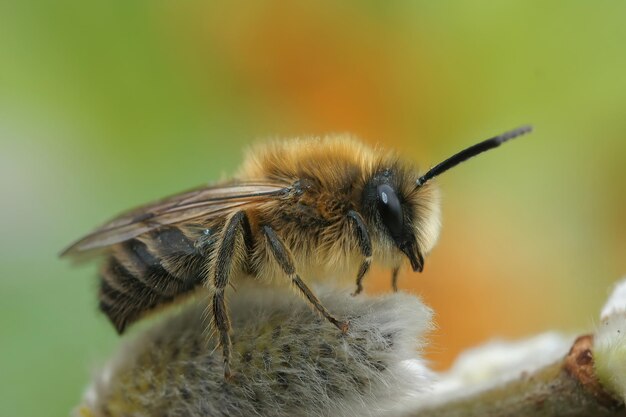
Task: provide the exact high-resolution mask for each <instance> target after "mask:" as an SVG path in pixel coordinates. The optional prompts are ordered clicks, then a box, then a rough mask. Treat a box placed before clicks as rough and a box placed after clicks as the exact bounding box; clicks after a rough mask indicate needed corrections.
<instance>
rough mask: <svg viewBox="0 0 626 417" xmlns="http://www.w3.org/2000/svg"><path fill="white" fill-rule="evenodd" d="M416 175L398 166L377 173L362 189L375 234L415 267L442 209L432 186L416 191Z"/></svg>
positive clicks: (429, 243) (419, 268) (434, 232)
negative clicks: (439, 208)
mask: <svg viewBox="0 0 626 417" xmlns="http://www.w3.org/2000/svg"><path fill="white" fill-rule="evenodd" d="M409 177H411V178H415V175H409V171H407V170H405V169H403V167H400V166H395V167H392V168H388V169H384V170H381V171H380V172H378V173H376V174H374V175H373V176H372V178H371V179H370V180H369V181H368V182H367V184H366V185H365V187H364V189H363V195H362V201H361V206H362V210H363V212H364V213H365V216H366V218H367V219H368V220H369V223H370V224H371V225H372V226H373V228H374V229H375V234H376V235H377V236H380V237H381V239H382V240H383V241H386V242H388V243H390V244H391V245H392V246H393V247H395V248H396V250H399V251H400V252H402V253H403V254H404V255H405V256H406V257H407V258H408V259H409V262H410V263H411V267H412V268H413V270H414V271H420V272H421V271H422V270H423V269H424V254H425V253H427V252H428V251H429V250H430V248H431V247H432V246H433V245H434V241H435V240H436V236H437V234H438V223H439V215H438V213H439V210H438V201H436V200H437V199H436V198H432V197H434V196H435V193H433V192H432V191H433V190H434V187H433V186H430V184H429V186H428V187H424V188H425V189H424V190H420V192H415V190H414V184H415V182H414V180H413V181H411V180H410V179H409Z"/></svg>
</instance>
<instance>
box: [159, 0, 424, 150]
mask: <svg viewBox="0 0 626 417" xmlns="http://www.w3.org/2000/svg"><path fill="white" fill-rule="evenodd" d="M326 6H328V5H326ZM171 11H172V12H176V13H178V14H179V18H178V19H172V20H174V21H177V22H178V25H180V26H178V25H177V26H176V27H174V28H173V29H172V30H171V32H172V33H173V36H178V37H179V40H178V42H179V43H181V44H183V46H182V47H183V49H184V50H186V51H187V52H186V54H187V55H188V58H189V59H187V60H186V61H188V62H191V61H194V60H195V57H198V59H199V60H200V61H196V62H195V63H194V64H193V65H192V66H196V65H200V67H202V66H209V65H210V62H209V59H208V58H207V57H206V55H210V56H211V57H212V60H218V61H219V64H220V66H221V67H222V68H224V70H225V71H228V72H229V73H230V74H231V76H232V77H234V78H235V79H236V83H234V84H236V85H237V91H236V92H235V93H236V94H244V95H248V96H249V98H250V99H251V100H253V101H254V100H256V101H259V102H262V103H263V104H264V105H270V106H277V107H279V108H281V109H282V113H283V114H284V113H285V109H286V110H287V111H288V117H289V118H290V119H292V120H291V121H290V122H291V123H292V124H295V126H294V130H298V131H301V132H314V133H324V132H329V131H350V132H353V133H357V134H359V135H362V136H363V137H365V138H366V139H367V138H370V140H371V138H376V139H379V140H382V141H385V142H386V141H387V140H388V139H390V138H395V139H396V140H397V138H403V137H404V138H406V137H414V131H415V126H416V125H419V124H420V120H421V121H426V120H428V108H429V103H428V99H425V98H424V97H423V96H422V97H420V94H415V93H416V92H418V93H419V92H422V93H424V94H426V95H427V93H426V92H427V91H428V90H429V86H430V85H432V78H433V76H434V74H433V73H432V69H431V68H430V67H429V66H428V63H430V62H432V61H433V58H432V57H431V56H430V54H429V52H428V48H426V47H425V45H424V44H423V43H421V42H420V40H419V39H415V37H413V38H412V39H411V41H410V44H409V42H408V41H407V36H406V30H405V28H399V27H398V26H397V25H395V26H394V25H392V24H390V23H389V22H386V23H385V21H384V20H382V21H381V20H380V19H376V16H374V15H373V14H371V12H370V13H366V9H365V10H363V8H361V7H356V5H355V6H353V7H349V6H345V5H344V6H340V5H338V4H335V7H333V8H329V7H325V6H324V5H323V4H318V3H309V2H306V3H299V2H287V3H285V2H280V1H267V2H262V4H257V5H248V7H245V8H241V7H239V6H237V5H235V4H231V3H218V4H213V3H212V4H211V5H206V4H202V5H195V6H194V7H193V8H189V9H187V10H186V11H185V14H184V16H183V15H180V13H181V12H180V8H176V9H173V8H172V10H171ZM169 12H170V11H168V13H169ZM396 23H397V22H396ZM168 24H171V22H168ZM181 34H183V35H182V37H180V36H181ZM194 73H195V77H196V82H197V83H198V84H199V85H200V86H202V85H206V84H208V83H207V81H206V80H203V79H202V77H203V71H202V70H201V69H200V70H198V69H196V70H195V71H194ZM207 88H208V87H207ZM207 94H209V92H207ZM283 118H284V116H283ZM287 123H288V122H287Z"/></svg>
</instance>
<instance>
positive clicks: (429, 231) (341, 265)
mask: <svg viewBox="0 0 626 417" xmlns="http://www.w3.org/2000/svg"><path fill="white" fill-rule="evenodd" d="M238 178H239V179H241V180H244V181H251V180H258V179H265V180H269V181H281V182H284V184H285V185H286V186H288V185H292V184H294V183H296V184H298V187H300V191H301V194H300V193H296V195H291V196H288V197H285V198H283V199H278V200H276V201H272V202H268V203H267V204H264V205H263V206H262V207H261V210H260V211H259V213H260V219H259V220H261V221H269V222H270V223H271V224H272V227H274V229H275V230H276V231H277V232H278V233H279V234H280V235H281V236H282V238H283V239H284V240H285V241H286V242H285V243H286V244H287V246H288V247H289V248H290V249H291V250H292V252H293V255H294V258H296V261H297V263H298V268H299V270H300V271H301V272H303V271H306V270H309V269H312V272H313V274H312V275H313V276H315V275H324V273H326V272H327V271H333V272H334V275H335V276H336V275H343V276H352V275H354V273H355V272H356V269H358V266H359V264H360V261H361V260H362V256H361V255H360V254H359V251H358V249H357V247H356V244H355V238H354V233H353V232H352V231H351V229H350V225H349V222H348V219H347V218H346V213H347V212H348V210H356V211H357V212H358V213H359V214H361V215H362V216H363V219H364V220H365V223H366V225H367V227H368V230H369V233H370V236H371V239H372V247H373V248H372V249H373V253H372V255H373V256H372V258H373V261H374V262H375V263H378V264H380V265H382V266H385V267H389V268H395V267H398V266H400V264H402V263H403V262H404V261H405V260H406V257H405V256H404V255H403V254H402V253H401V252H400V250H399V249H398V246H397V244H396V243H395V242H394V239H393V238H392V237H391V236H390V235H389V232H388V230H387V229H386V228H385V225H384V224H383V223H382V221H381V218H380V214H379V212H378V209H377V204H376V202H375V201H372V200H371V199H370V200H368V199H367V198H366V197H367V195H368V187H370V188H371V187H372V184H374V183H375V182H376V181H379V180H381V179H382V178H384V181H388V182H389V184H391V185H392V186H393V188H394V190H395V191H396V192H397V193H398V197H399V198H400V201H401V203H402V207H403V210H404V223H405V225H406V227H407V230H409V231H410V234H412V235H414V236H415V239H416V241H417V244H418V245H419V249H420V251H421V253H422V255H424V256H425V255H427V254H428V253H429V252H430V251H431V250H432V248H433V246H434V245H435V243H436V241H437V238H438V235H439V227H440V209H439V193H438V189H437V186H436V184H435V183H434V182H429V183H427V184H425V185H424V186H422V187H416V181H417V179H418V178H419V172H418V170H417V168H416V167H415V165H414V164H413V163H411V162H410V161H407V160H404V159H402V158H401V157H400V156H399V155H398V154H397V153H396V152H394V151H390V150H387V149H384V148H380V147H374V148H373V147H369V146H368V145H366V144H364V143H362V142H360V141H359V140H357V139H356V138H354V137H352V136H349V135H332V136H326V137H321V138H319V137H308V138H296V139H291V140H281V141H279V140H277V141H273V142H269V143H265V144H262V145H258V146H256V147H253V148H252V149H251V150H250V151H249V152H248V153H247V156H246V159H245V161H244V163H243V166H242V168H241V170H240V171H239V174H238ZM253 222H254V220H253ZM320 265H324V266H325V268H326V269H327V271H323V272H320V271H319V266H320ZM273 272H274V271H273V270H271V271H268V273H267V274H266V275H272V273H273ZM304 275H308V274H306V273H305V274H304Z"/></svg>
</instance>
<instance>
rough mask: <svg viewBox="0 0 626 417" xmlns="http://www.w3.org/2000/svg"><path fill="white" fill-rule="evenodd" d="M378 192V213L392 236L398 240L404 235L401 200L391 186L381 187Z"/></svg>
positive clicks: (383, 185) (382, 185) (377, 189)
mask: <svg viewBox="0 0 626 417" xmlns="http://www.w3.org/2000/svg"><path fill="white" fill-rule="evenodd" d="M376 191H377V192H378V212H379V213H380V216H381V217H382V219H383V223H384V224H385V226H387V229H389V233H391V236H393V237H394V238H397V237H399V236H400V235H401V234H402V227H403V226H404V220H403V216H402V206H401V205H400V200H398V196H397V195H396V192H395V191H394V190H393V188H392V187H391V186H390V185H389V184H381V185H379V186H378V187H377V188H376Z"/></svg>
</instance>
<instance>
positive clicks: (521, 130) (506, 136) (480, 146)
mask: <svg viewBox="0 0 626 417" xmlns="http://www.w3.org/2000/svg"><path fill="white" fill-rule="evenodd" d="M532 130H533V127H532V126H531V125H524V126H521V127H518V128H517V129H513V130H509V131H508V132H505V133H503V134H501V135H498V136H494V137H493V138H490V139H487V140H484V141H482V142H480V143H477V144H476V145H472V146H470V147H469V148H466V149H463V150H462V151H461V152H459V153H456V154H454V155H452V156H451V157H450V158H448V159H446V160H445V161H443V162H440V163H439V164H437V165H435V166H434V167H433V168H431V169H430V170H429V171H428V172H427V173H426V174H424V175H422V176H421V177H420V178H419V179H418V180H417V183H416V186H415V188H419V187H421V186H422V185H424V184H425V183H426V182H428V181H430V180H432V179H433V178H435V177H436V176H437V175H439V174H442V173H444V172H446V171H447V170H449V169H450V168H453V167H455V166H457V165H458V164H460V163H461V162H463V161H466V160H468V159H470V158H473V157H474V156H476V155H478V154H480V153H483V152H485V151H488V150H490V149H493V148H497V147H498V146H500V145H501V144H503V143H504V142H506V141H508V140H511V139H514V138H516V137H518V136H522V135H524V134H526V133H529V132H531V131H532Z"/></svg>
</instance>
